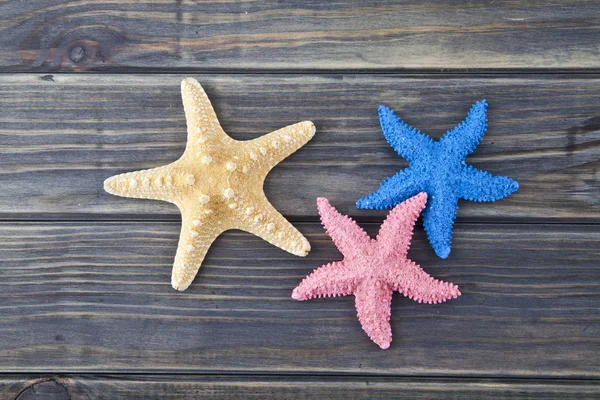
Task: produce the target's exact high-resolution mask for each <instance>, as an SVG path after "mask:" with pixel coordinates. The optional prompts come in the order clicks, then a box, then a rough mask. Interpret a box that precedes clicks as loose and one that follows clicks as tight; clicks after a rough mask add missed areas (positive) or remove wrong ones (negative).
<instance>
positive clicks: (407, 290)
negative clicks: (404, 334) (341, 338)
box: [292, 193, 460, 349]
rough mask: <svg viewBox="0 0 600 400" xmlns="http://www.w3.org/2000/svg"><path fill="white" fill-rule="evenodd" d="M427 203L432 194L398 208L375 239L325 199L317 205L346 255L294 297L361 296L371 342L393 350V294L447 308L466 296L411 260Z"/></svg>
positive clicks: (361, 317) (358, 298)
mask: <svg viewBox="0 0 600 400" xmlns="http://www.w3.org/2000/svg"><path fill="white" fill-rule="evenodd" d="M426 202H427V194H426V193H419V194H418V195H416V196H414V197H412V198H410V199H408V200H406V201H405V202H404V203H402V204H399V205H397V206H396V207H395V208H394V209H393V210H392V211H391V212H390V214H389V215H388V217H387V218H386V220H385V221H384V222H383V224H382V225H381V228H380V229H379V234H378V235H377V239H372V238H371V237H369V235H368V234H367V233H366V232H365V231H364V230H362V229H361V228H360V227H359V226H358V225H357V224H356V222H354V221H353V220H352V219H351V218H349V217H347V216H345V215H343V214H340V213H339V212H338V211H337V210H336V209H335V208H333V207H332V206H331V205H329V202H328V201H327V199H324V198H319V199H318V200H317V205H318V208H319V214H320V215H321V221H322V223H323V226H324V227H325V229H326V231H327V234H328V235H329V236H331V238H332V239H333V242H334V243H335V245H336V246H337V248H338V249H339V250H340V252H342V254H343V255H344V259H343V260H342V261H337V262H333V263H330V264H327V265H324V266H322V267H320V268H318V269H316V270H315V271H314V272H313V273H312V274H310V275H309V276H308V277H306V278H305V279H304V280H303V281H302V283H300V285H298V287H297V288H296V289H294V292H293V293H292V298H294V299H296V300H308V299H312V298H313V297H323V296H325V297H330V296H346V295H350V294H353V295H354V296H355V304H356V310H357V311H358V320H359V321H360V324H361V325H362V328H363V330H364V331H365V332H366V333H367V335H369V337H370V338H371V340H373V341H374V342H375V343H377V344H378V345H379V347H381V348H382V349H387V348H388V347H390V342H391V341H392V328H391V327H390V315H391V302H392V293H393V292H394V291H397V292H400V293H403V294H404V295H405V296H406V297H408V298H410V299H413V300H415V301H418V302H419V303H421V302H424V303H441V302H443V301H446V300H448V299H455V298H456V297H458V296H460V292H459V290H458V287H457V286H456V285H454V284H452V283H448V282H442V281H439V280H436V279H434V278H432V277H431V276H429V275H428V274H427V273H426V272H425V271H423V270H422V269H421V267H419V266H418V265H417V264H415V263H414V262H412V261H411V260H409V259H407V258H406V254H407V252H408V248H409V246H410V241H411V238H412V235H413V228H414V226H415V221H416V220H417V218H418V217H419V214H420V212H421V210H423V208H424V207H425V203H426Z"/></svg>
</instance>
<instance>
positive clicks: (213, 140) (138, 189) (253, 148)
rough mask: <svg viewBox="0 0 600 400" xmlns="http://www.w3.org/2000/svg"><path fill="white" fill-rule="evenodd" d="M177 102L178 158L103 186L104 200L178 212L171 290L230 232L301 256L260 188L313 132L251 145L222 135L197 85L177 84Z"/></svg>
mask: <svg viewBox="0 0 600 400" xmlns="http://www.w3.org/2000/svg"><path fill="white" fill-rule="evenodd" d="M181 96H182V98H183V107H184V110H185V116H186V120H187V128H188V138H187V146H186V149H185V152H184V153H183V155H182V156H181V158H179V159H178V160H177V161H175V162H173V163H171V164H168V165H165V166H162V167H158V168H153V169H149V170H143V171H136V172H129V173H125V174H121V175H116V176H113V177H111V178H108V179H107V180H106V181H105V182H104V190H106V191H107V192H109V193H112V194H115V195H118V196H124V197H134V198H142V199H155V200H163V201H168V202H170V203H173V204H175V205H177V207H178V208H179V210H180V211H181V220H182V221H181V222H182V223H181V234H180V236H179V245H178V247H177V254H176V256H175V262H174V264H173V274H172V279H171V283H172V285H173V287H174V288H175V289H177V290H185V289H187V287H188V286H189V285H190V284H191V283H192V281H193V279H194V277H195V276H196V274H197V273H198V269H199V268H200V266H201V264H202V261H203V259H204V257H205V255H206V252H207V251H208V248H209V247H210V245H211V244H212V243H213V241H214V240H215V239H216V238H217V236H219V235H220V234H221V233H222V232H224V231H226V230H228V229H241V230H244V231H247V232H250V233H253V234H255V235H257V236H259V237H261V238H263V239H264V240H266V241H267V242H270V243H272V244H273V245H275V246H277V247H280V248H282V249H283V250H286V251H288V252H290V253H292V254H295V255H298V256H305V255H307V254H308V252H309V251H310V244H309V243H308V241H307V240H306V238H305V237H304V236H302V234H301V233H300V232H298V230H296V228H294V227H293V226H292V225H291V224H290V223H289V222H288V221H287V220H286V219H285V218H284V217H283V216H282V215H281V214H280V213H279V212H278V211H277V210H276V209H275V208H274V207H273V206H272V205H271V204H270V203H269V201H268V200H267V198H266V196H265V194H264V192H263V182H264V180H265V177H266V175H267V173H268V172H269V171H270V170H271V168H273V167H274V166H275V165H276V164H278V163H279V162H280V161H282V160H283V159H284V158H286V157H287V156H289V155H290V154H292V153H294V152H295V151H296V150H298V149H299V148H300V147H302V146H303V145H304V144H305V143H306V142H308V141H309V140H310V139H311V138H312V137H313V135H314V133H315V126H314V124H313V123H312V122H310V121H304V122H300V123H297V124H294V125H290V126H286V127H285V128H282V129H279V130H277V131H274V132H272V133H270V134H268V135H265V136H262V137H259V138H257V139H254V140H249V141H238V140H234V139H232V138H231V137H229V136H228V135H227V134H226V133H225V131H224V130H223V129H222V128H221V125H220V124H219V120H218V119H217V116H216V114H215V111H214V110H213V107H212V105H211V103H210V100H209V99H208V96H207V95H206V93H205V92H204V89H203V88H202V86H200V84H199V83H198V82H197V81H196V80H194V79H192V78H186V79H184V80H183V82H182V83H181Z"/></svg>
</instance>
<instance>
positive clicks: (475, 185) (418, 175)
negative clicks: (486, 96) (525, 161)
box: [356, 100, 519, 258]
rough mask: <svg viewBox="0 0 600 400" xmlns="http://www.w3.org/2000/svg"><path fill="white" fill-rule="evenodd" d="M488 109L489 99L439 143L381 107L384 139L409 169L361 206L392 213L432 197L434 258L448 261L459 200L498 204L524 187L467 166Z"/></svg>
mask: <svg viewBox="0 0 600 400" xmlns="http://www.w3.org/2000/svg"><path fill="white" fill-rule="evenodd" d="M486 108H487V103H486V101H485V100H482V101H479V102H477V103H475V104H474V105H473V107H472V108H471V111H470V112H469V115H468V116H467V118H466V119H465V120H464V121H463V122H462V123H460V124H459V125H458V126H457V127H455V128H454V129H452V130H450V131H448V132H446V134H445V135H444V136H443V137H442V138H441V139H440V140H439V141H435V140H433V139H431V138H430V137H429V136H426V135H423V134H422V133H421V132H419V131H418V130H416V129H415V128H412V127H410V126H408V125H407V124H405V123H404V122H403V121H402V120H401V119H400V118H398V117H397V116H396V115H395V114H394V111H393V110H391V109H389V108H387V107H385V106H379V120H380V123H381V128H382V130H383V134H384V136H385V138H386V139H387V141H388V143H389V144H390V146H392V147H393V148H394V149H395V150H396V152H398V154H400V156H402V157H404V158H405V159H406V160H407V161H408V162H409V166H408V168H406V169H403V170H401V171H400V172H398V173H397V174H396V175H394V176H392V177H390V178H388V179H386V180H385V181H383V182H382V183H381V186H380V187H379V189H378V190H377V191H375V192H373V193H371V194H370V195H368V196H366V197H363V198H362V199H360V200H358V201H357V202H356V206H357V207H358V208H368V209H383V208H390V207H393V206H394V205H396V204H398V203H400V202H402V201H404V200H405V199H407V198H409V197H411V196H414V195H415V194H416V193H419V192H427V193H428V194H429V196H430V201H429V204H428V205H427V208H426V209H425V211H424V212H423V225H424V227H425V231H426V232H427V236H428V237H429V242H430V243H431V245H432V246H433V249H434V250H435V253H436V254H437V255H438V256H440V257H441V258H447V257H448V255H449V254H450V248H451V238H452V226H453V225H454V219H455V217H456V210H457V209H458V200H459V199H465V200H471V201H479V202H482V201H496V200H499V199H502V198H504V197H507V196H509V195H510V194H512V193H514V192H515V191H517V189H518V188H519V184H518V183H517V182H516V181H514V180H512V179H510V178H508V177H505V176H493V175H491V174H489V173H487V172H485V171H481V170H479V169H476V168H473V167H472V166H470V165H467V164H466V163H465V158H466V157H467V155H468V154H470V153H471V152H473V150H475V148H476V147H477V145H478V144H479V142H480V141H481V139H482V138H483V135H484V134H485V130H486V128H487V117H486Z"/></svg>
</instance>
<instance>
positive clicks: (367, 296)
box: [354, 281, 393, 349]
mask: <svg viewBox="0 0 600 400" xmlns="http://www.w3.org/2000/svg"><path fill="white" fill-rule="evenodd" d="M392 293H393V292H392V289H391V288H390V287H388V286H387V285H385V284H381V282H372V281H364V282H362V283H361V284H360V285H358V287H357V288H356V290H355V292H354V296H355V300H354V303H355V305H356V311H357V315H358V320H359V321H360V324H361V326H362V328H363V330H364V331H365V332H366V333H367V335H368V336H369V338H371V340H372V341H374V342H375V343H376V344H377V345H378V346H379V347H381V348H382V349H387V348H389V347H390V343H391V342H392V327H391V326H390V317H391V312H392V310H391V306H392Z"/></svg>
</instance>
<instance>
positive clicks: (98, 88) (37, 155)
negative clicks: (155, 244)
mask: <svg viewBox="0 0 600 400" xmlns="http://www.w3.org/2000/svg"><path fill="white" fill-rule="evenodd" d="M194 77H196V78H198V79H199V80H200V82H201V83H203V84H204V86H205V87H206V90H207V91H208V93H209V96H210V97H211V99H212V101H213V103H214V105H215V108H216V110H217V113H218V115H219V118H220V120H221V123H222V125H223V127H224V128H225V130H226V131H227V132H229V133H230V134H231V135H232V136H233V137H235V138H237V139H250V138H254V137H257V136H260V135H263V134H265V133H267V132H270V131H272V130H275V129H278V128H280V127H282V126H285V125H288V124H292V123H295V122H298V121H301V120H306V119H310V120H313V121H314V122H315V124H316V126H317V134H316V135H315V137H314V139H313V140H312V141H311V142H309V143H308V144H307V145H306V146H305V147H304V148H302V149H301V150H300V151H298V152H297V153H296V154H294V155H292V156H291V157H290V158H289V159H287V160H285V162H284V163H282V164H281V165H280V166H278V167H276V168H275V169H274V170H273V171H272V172H271V173H270V174H269V176H268V178H267V181H266V192H267V195H268V197H269V198H270V199H271V201H272V202H273V204H274V205H275V206H276V207H277V208H278V209H279V210H281V211H282V212H283V213H284V214H285V215H287V216H289V217H290V218H292V219H295V220H305V219H307V218H308V219H311V220H316V218H317V215H316V207H315V199H316V198H317V197H319V196H325V197H328V198H329V199H330V200H331V202H332V203H333V204H335V205H336V206H337V207H338V208H339V210H340V211H342V212H344V213H350V214H351V215H354V216H358V217H360V218H363V219H368V218H380V217H382V216H383V215H384V213H383V212H374V211H369V210H357V209H356V208H355V205H354V204H355V202H356V200H357V199H358V198H360V197H362V196H363V195H366V194H368V193H370V192H371V191H373V190H375V189H377V188H378V186H379V183H380V182H381V181H382V180H383V179H385V178H386V177H388V176H390V175H392V174H394V173H395V172H396V171H398V170H399V169H401V168H404V167H405V166H406V162H405V161H404V160H403V159H402V158H401V157H399V156H398V155H397V154H396V153H395V152H394V151H393V149H392V148H391V147H390V146H389V145H388V144H387V143H386V141H385V139H384V137H383V134H382V133H381V129H380V127H379V121H378V117H377V107H378V106H379V104H385V105H387V106H390V107H393V108H395V109H396V110H397V111H398V113H399V114H400V116H401V117H403V118H404V119H405V121H406V122H407V123H409V124H412V125H414V126H415V127H417V128H419V129H421V130H423V131H424V132H427V133H429V134H431V135H432V136H433V137H436V138H438V137H440V136H441V135H442V134H443V133H444V132H445V131H446V130H448V129H451V128H453V127H454V126H455V125H457V124H458V123H459V122H460V121H462V119H463V118H464V117H465V116H466V114H467V112H468V110H469V108H470V106H471V105H472V104H473V103H474V102H475V101H477V100H480V99H482V98H486V99H487V100H488V102H489V129H488V133H487V134H486V136H485V138H484V140H483V142H482V143H481V144H480V145H479V147H478V148H477V150H476V151H475V152H474V153H473V154H472V155H470V156H469V157H468V158H467V161H468V162H469V163H471V164H472V165H474V166H476V167H478V168H481V169H484V170H488V171H490V172H491V173H494V174H500V175H509V176H511V177H512V178H514V179H516V180H518V181H519V183H520V185H521V189H520V190H519V191H518V192H517V193H516V194H514V195H512V196H510V197H509V198H507V199H504V200H502V201H499V202H496V203H494V204H477V203H472V202H467V201H463V202H461V203H460V209H459V214H458V219H459V221H461V220H467V221H487V220H495V221H498V220H502V221H513V222H515V221H516V222H523V221H527V220H538V221H539V220H552V221H563V220H565V221H568V222H590V221H597V220H598V218H599V217H600V179H598V177H599V176H600V175H599V174H600V172H599V170H598V168H599V166H600V164H599V162H598V158H599V156H600V145H599V143H600V108H599V107H598V105H599V104H600V79H598V77H596V76H594V75H592V76H582V77H564V76H557V75H542V76H532V77H519V76H516V77H512V76H504V77H501V76H500V77H497V76H489V77H476V78H468V77H457V78H446V79H444V78H441V77H411V76H399V75H388V76H380V75H284V76H280V75H194ZM181 78H182V76H174V75H59V74H55V75H34V74H14V75H8V74H5V75H0V93H1V95H0V143H1V145H0V176H1V184H2V191H0V217H1V218H4V219H31V218H34V219H49V218H54V219H57V218H58V219H65V218H67V219H90V218H92V219H117V218H118V219H120V218H130V219H152V220H155V219H157V218H158V219H168V220H176V219H177V218H178V213H177V210H176V208H175V207H174V206H172V205H170V204H167V203H163V202H155V201H144V200H131V199H123V198H117V197H115V196H110V195H108V194H107V193H105V192H104V190H103V189H102V182H103V181H104V179H106V178H107V177H109V176H111V175H113V174H116V173H120V172H125V171H131V170H136V169H142V168H150V167H155V166H159V165H164V164H166V163H169V162H171V161H173V160H175V159H177V158H178V157H179V156H180V155H181V153H182V152H183V149H184V147H185V141H186V127H185V118H184V114H183V107H182V104H181V100H180V93H179V84H180V81H181ZM15 199H18V201H15Z"/></svg>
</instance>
